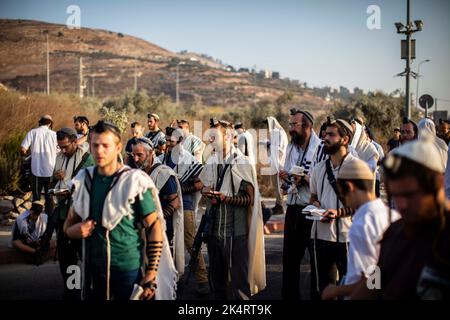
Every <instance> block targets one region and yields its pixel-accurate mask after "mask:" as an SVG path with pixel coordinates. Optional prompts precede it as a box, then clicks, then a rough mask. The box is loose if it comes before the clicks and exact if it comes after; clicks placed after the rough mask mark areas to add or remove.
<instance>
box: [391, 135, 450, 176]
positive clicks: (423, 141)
mask: <svg viewBox="0 0 450 320" xmlns="http://www.w3.org/2000/svg"><path fill="white" fill-rule="evenodd" d="M391 155H395V156H399V157H402V158H406V159H409V160H411V161H414V162H417V163H419V164H421V165H422V166H424V167H426V168H428V169H430V170H433V171H436V172H439V173H444V172H445V168H444V166H443V165H442V161H439V159H440V158H441V156H440V154H439V151H438V150H437V148H436V146H435V145H434V144H433V142H432V138H431V137H430V136H429V135H425V136H423V137H421V138H420V139H418V140H414V141H411V142H408V143H405V144H403V145H401V146H400V147H398V148H395V149H394V150H392V151H391V152H390V153H389V155H388V157H390V156H391ZM386 161H387V162H389V158H386Z"/></svg>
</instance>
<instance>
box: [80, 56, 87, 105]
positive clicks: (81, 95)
mask: <svg viewBox="0 0 450 320" xmlns="http://www.w3.org/2000/svg"><path fill="white" fill-rule="evenodd" d="M83 68H84V66H83V57H81V56H80V98H83V96H84V94H83V93H84V88H85V87H86V84H85V83H84V79H83Z"/></svg>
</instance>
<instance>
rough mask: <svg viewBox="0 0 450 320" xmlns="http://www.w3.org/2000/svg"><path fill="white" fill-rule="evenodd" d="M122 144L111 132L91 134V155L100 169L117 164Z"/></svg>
mask: <svg viewBox="0 0 450 320" xmlns="http://www.w3.org/2000/svg"><path fill="white" fill-rule="evenodd" d="M121 150H122V143H121V142H120V139H119V138H118V137H116V136H115V135H114V134H113V133H112V132H109V131H105V132H102V133H95V132H94V133H93V134H92V136H91V154H92V156H93V157H94V159H95V162H96V163H97V165H98V166H99V167H100V168H103V167H107V166H109V165H111V164H113V163H114V162H117V157H118V156H119V154H120V152H121Z"/></svg>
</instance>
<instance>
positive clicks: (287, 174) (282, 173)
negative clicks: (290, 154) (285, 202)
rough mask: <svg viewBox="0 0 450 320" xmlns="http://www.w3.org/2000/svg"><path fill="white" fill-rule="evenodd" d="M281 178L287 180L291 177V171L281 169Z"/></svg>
mask: <svg viewBox="0 0 450 320" xmlns="http://www.w3.org/2000/svg"><path fill="white" fill-rule="evenodd" d="M280 178H281V179H283V180H285V181H287V180H288V179H289V173H288V172H287V171H285V170H281V171H280Z"/></svg>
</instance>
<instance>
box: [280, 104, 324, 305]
mask: <svg viewBox="0 0 450 320" xmlns="http://www.w3.org/2000/svg"><path fill="white" fill-rule="evenodd" d="M313 122H314V118H313V116H312V115H311V114H310V113H309V112H307V111H301V110H298V109H292V110H291V117H290V119H289V134H290V136H291V142H290V143H289V145H288V147H287V153H286V160H285V164H284V168H283V170H281V171H280V178H281V179H282V180H283V181H284V183H283V185H284V186H282V189H284V190H289V192H288V198H287V202H286V203H287V210H286V218H285V223H284V242H283V287H282V296H283V299H289V300H298V299H300V287H299V286H300V264H301V260H302V259H303V255H304V253H305V249H306V248H308V247H309V246H308V244H309V242H310V234H311V224H312V222H311V221H310V220H307V219H306V218H305V216H304V215H303V214H302V210H303V209H304V208H305V207H306V206H307V205H308V203H309V198H310V190H309V175H310V172H311V170H312V166H313V160H314V156H315V154H316V150H317V147H318V146H319V144H320V141H321V140H320V138H319V137H318V136H317V134H316V133H315V132H314V129H313ZM294 166H298V167H301V168H303V170H304V171H303V172H304V175H303V177H302V179H300V180H299V181H298V182H297V181H293V180H292V179H291V178H290V176H289V172H290V171H291V169H292V167H294ZM293 183H295V184H296V186H297V188H296V190H294V189H295V188H292V187H290V186H291V185H292V184H293Z"/></svg>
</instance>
